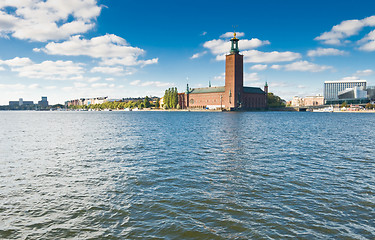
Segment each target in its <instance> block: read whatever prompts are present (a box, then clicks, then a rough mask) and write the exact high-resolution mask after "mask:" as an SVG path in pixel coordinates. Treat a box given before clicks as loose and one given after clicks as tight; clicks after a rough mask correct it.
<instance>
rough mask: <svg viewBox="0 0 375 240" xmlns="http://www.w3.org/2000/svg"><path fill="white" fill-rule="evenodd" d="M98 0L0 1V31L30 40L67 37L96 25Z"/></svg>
mask: <svg viewBox="0 0 375 240" xmlns="http://www.w3.org/2000/svg"><path fill="white" fill-rule="evenodd" d="M100 12H101V7H100V6H98V5H97V1H96V0H64V1H56V0H46V1H44V0H33V1H26V0H25V1H1V2H0V35H2V36H9V35H11V36H12V37H15V38H18V39H23V40H31V41H41V42H44V41H48V40H61V39H66V38H68V37H70V36H71V35H74V34H79V33H85V32H87V31H88V30H90V29H92V28H93V27H94V26H95V20H96V17H98V16H99V15H100Z"/></svg>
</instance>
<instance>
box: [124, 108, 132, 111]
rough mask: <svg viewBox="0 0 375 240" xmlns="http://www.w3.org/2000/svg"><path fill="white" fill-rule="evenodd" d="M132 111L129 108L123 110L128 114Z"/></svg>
mask: <svg viewBox="0 0 375 240" xmlns="http://www.w3.org/2000/svg"><path fill="white" fill-rule="evenodd" d="M131 110H132V109H131V108H125V109H124V111H127V112H130V111H131Z"/></svg>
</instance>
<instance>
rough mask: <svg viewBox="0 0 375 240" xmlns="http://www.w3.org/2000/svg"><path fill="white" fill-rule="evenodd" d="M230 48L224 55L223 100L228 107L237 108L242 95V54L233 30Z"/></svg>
mask: <svg viewBox="0 0 375 240" xmlns="http://www.w3.org/2000/svg"><path fill="white" fill-rule="evenodd" d="M230 41H231V50H230V53H229V54H228V55H226V56H225V97H224V98H225V100H224V101H225V102H226V105H227V106H228V107H229V108H232V109H239V108H241V105H242V102H241V101H242V95H243V55H241V54H240V53H239V52H240V51H239V50H238V41H239V39H238V38H237V37H236V33H235V32H234V36H233V38H232V39H231V40H230Z"/></svg>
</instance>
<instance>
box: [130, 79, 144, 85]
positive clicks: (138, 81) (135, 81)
mask: <svg viewBox="0 0 375 240" xmlns="http://www.w3.org/2000/svg"><path fill="white" fill-rule="evenodd" d="M140 83H141V80H134V81H132V82H131V83H130V85H132V86H137V85H139V84H140Z"/></svg>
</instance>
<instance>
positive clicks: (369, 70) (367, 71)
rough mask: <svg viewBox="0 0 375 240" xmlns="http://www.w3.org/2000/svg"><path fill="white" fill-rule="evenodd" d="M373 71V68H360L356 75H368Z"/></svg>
mask: <svg viewBox="0 0 375 240" xmlns="http://www.w3.org/2000/svg"><path fill="white" fill-rule="evenodd" d="M373 73H374V71H372V70H371V69H366V70H358V71H357V72H356V73H355V74H354V75H356V76H368V75H371V74H373Z"/></svg>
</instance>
